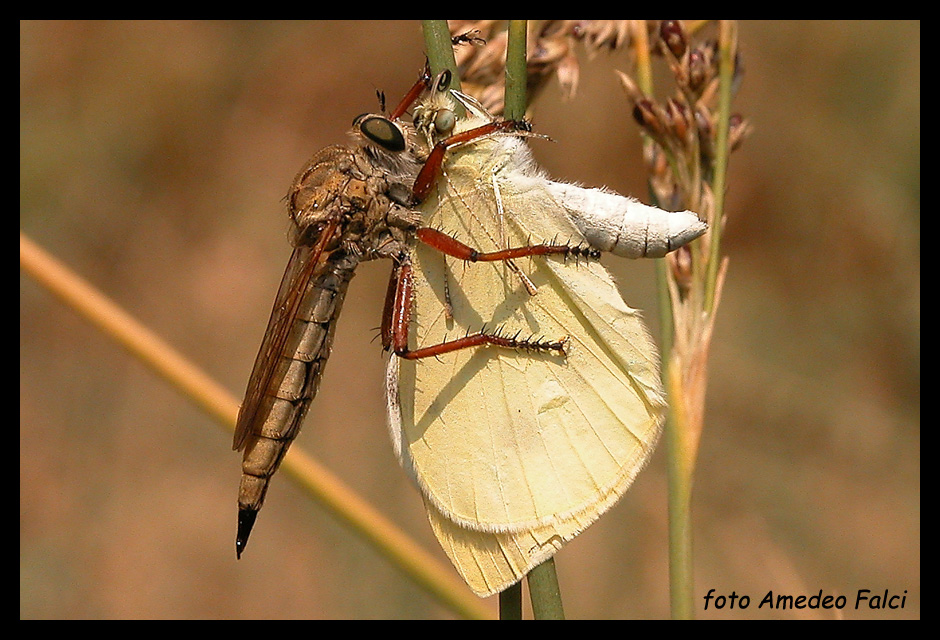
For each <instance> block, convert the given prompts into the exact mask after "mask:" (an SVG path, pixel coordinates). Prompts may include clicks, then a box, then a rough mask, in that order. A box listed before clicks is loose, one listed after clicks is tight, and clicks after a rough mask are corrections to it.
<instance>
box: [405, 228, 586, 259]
mask: <svg viewBox="0 0 940 640" xmlns="http://www.w3.org/2000/svg"><path fill="white" fill-rule="evenodd" d="M417 236H418V240H420V241H421V242H423V243H424V244H426V245H428V246H429V247H433V248H434V249H437V250H438V251H440V252H441V253H444V254H446V255H449V256H452V257H454V258H459V259H460V260H466V261H468V262H505V261H506V260H512V259H513V258H525V257H528V256H549V255H561V256H573V257H586V258H594V259H597V258H599V257H600V251H598V250H597V249H593V248H591V247H585V246H581V245H570V244H553V243H543V244H531V245H526V246H523V247H511V248H509V249H501V250H499V251H477V250H476V249H474V248H473V247H470V246H468V245H466V244H464V243H462V242H461V241H460V240H457V239H456V238H453V237H451V236H449V235H447V234H446V233H444V232H442V231H438V230H437V229H432V228H430V227H422V228H420V229H418V231H417Z"/></svg>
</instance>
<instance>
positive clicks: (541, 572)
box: [503, 20, 565, 620]
mask: <svg viewBox="0 0 940 640" xmlns="http://www.w3.org/2000/svg"><path fill="white" fill-rule="evenodd" d="M526 31H527V21H526V20H510V21H509V39H508V42H507V44H506V95H505V98H504V104H505V105H506V106H505V107H504V108H503V116H504V117H505V118H506V119H507V120H521V119H522V118H524V117H525V112H526V105H527V97H528V96H527V95H526V90H527V88H528V87H527V83H528V72H527V69H526ZM527 580H528V584H529V597H530V598H531V599H532V612H533V615H534V616H535V619H536V620H563V619H564V617H565V613H564V610H563V607H562V602H561V589H560V588H559V586H558V575H557V573H556V572H555V559H554V558H549V559H548V560H546V561H545V562H543V563H542V564H540V565H539V566H537V567H535V568H534V569H532V571H530V572H529V576H528V578H527Z"/></svg>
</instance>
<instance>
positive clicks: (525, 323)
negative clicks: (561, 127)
mask: <svg viewBox="0 0 940 640" xmlns="http://www.w3.org/2000/svg"><path fill="white" fill-rule="evenodd" d="M507 141H511V142H513V143H518V144H523V143H522V142H521V141H518V140H515V139H508V138H502V139H495V140H494V139H488V140H482V141H478V142H475V143H473V144H472V145H467V146H466V147H464V148H462V149H460V150H457V151H455V152H452V153H451V155H450V156H449V157H448V161H447V163H446V175H447V179H446V181H441V182H440V183H439V186H438V190H437V193H436V194H435V195H433V196H432V197H431V199H430V200H429V201H428V202H426V203H425V204H424V206H423V207H422V209H423V210H424V211H425V212H426V213H427V216H428V218H427V224H428V225H429V226H432V227H437V228H440V229H442V230H444V231H446V232H447V233H450V234H452V235H454V236H455V237H456V238H458V239H460V240H461V241H463V242H465V243H467V244H469V245H471V246H473V247H475V248H478V249H480V250H482V251H492V250H495V249H498V248H503V247H506V246H520V245H526V244H530V243H534V242H543V241H546V240H551V239H553V238H555V239H557V240H558V241H560V242H566V241H570V242H572V243H575V244H577V243H578V242H579V241H580V238H581V236H580V234H579V232H578V231H577V229H576V228H575V227H574V226H573V225H572V224H571V223H570V221H569V220H568V219H567V217H566V216H565V214H564V211H563V210H562V209H561V207H560V206H559V205H558V203H557V202H555V201H553V200H552V198H551V196H550V195H549V194H548V192H547V191H546V190H545V189H544V188H542V187H541V186H540V185H541V184H542V183H540V179H539V178H534V177H531V176H528V177H527V176H523V175H522V174H521V173H519V172H518V171H517V170H516V169H515V168H513V166H512V165H511V164H509V165H507V164H505V160H506V156H505V153H504V152H502V151H501V149H502V148H503V146H502V145H505V144H506V143H507ZM497 194H498V195H497ZM498 203H501V204H502V207H503V212H502V214H501V213H500V211H499V209H498ZM412 259H413V261H414V265H415V274H416V281H415V305H416V315H415V320H414V322H413V323H412V336H413V338H412V344H411V345H410V346H411V348H416V347H419V346H427V345H431V344H437V343H439V342H443V341H445V340H448V339H454V338H457V337H460V336H462V335H464V334H466V333H468V332H470V333H472V332H476V331H479V330H480V329H481V328H482V327H483V325H486V327H487V329H488V330H493V329H497V328H498V329H500V331H501V332H503V333H504V334H507V335H512V334H516V333H517V332H519V337H520V338H529V337H531V336H535V337H543V338H544V339H547V340H559V339H561V338H563V337H567V338H568V345H567V349H566V351H567V353H566V355H565V356H561V355H555V354H551V353H527V352H520V351H508V350H505V349H499V348H494V347H486V348H476V349H465V350H462V351H457V352H453V353H449V354H445V355H442V356H440V357H439V358H427V359H423V360H419V361H405V360H402V361H400V362H397V359H394V358H393V360H396V362H392V363H390V379H391V377H394V375H395V373H397V375H398V379H397V384H398V408H397V409H396V410H397V411H399V412H400V413H399V415H398V416H392V417H391V420H390V422H391V423H392V429H393V432H394V431H395V424H394V423H395V421H396V418H397V419H398V420H399V422H400V430H401V433H400V434H399V435H398V436H397V437H398V438H400V442H398V443H397V444H396V446H397V447H398V448H399V453H400V456H401V459H402V462H403V465H404V466H405V468H406V469H408V470H409V471H411V472H412V473H413V475H414V477H415V479H416V480H417V482H418V484H419V486H420V487H421V489H422V492H423V493H424V496H425V500H426V501H427V502H428V503H429V517H430V520H431V524H432V527H433V529H434V531H435V534H436V535H437V537H438V539H439V540H440V541H441V544H442V546H443V547H444V549H445V551H446V552H447V554H448V556H449V557H450V558H451V560H453V561H454V564H455V566H456V567H457V569H458V571H460V573H461V574H462V575H463V576H464V578H465V579H466V580H467V582H468V583H469V584H470V585H471V587H472V588H474V590H475V591H477V592H478V593H493V592H495V591H498V590H500V589H502V588H505V586H508V585H509V584H511V583H512V582H515V581H517V580H518V579H519V578H520V577H521V576H522V575H524V574H525V572H526V571H528V570H529V569H531V568H532V566H534V565H535V564H538V563H539V562H541V561H543V560H544V559H546V558H547V557H549V556H551V555H552V554H553V553H554V552H555V551H556V550H557V549H558V548H560V546H561V545H562V544H563V543H564V542H565V541H567V540H569V539H571V538H572V537H574V536H575V535H576V534H577V533H579V532H580V531H581V530H583V529H584V528H585V527H586V526H588V525H589V524H590V523H591V522H593V521H594V520H595V519H596V518H597V517H598V516H599V515H600V514H601V513H603V512H604V511H605V510H607V509H608V508H609V507H610V506H611V505H612V504H613V503H614V502H615V501H616V500H617V499H618V498H619V497H620V495H622V493H623V492H624V491H625V490H626V489H627V487H629V485H630V484H631V482H632V481H633V478H634V477H635V476H636V474H637V473H638V471H639V470H640V469H641V468H642V466H643V464H644V463H645V461H646V460H647V458H648V456H649V454H650V453H651V452H652V450H653V447H654V446H655V444H656V440H657V438H658V434H659V430H660V425H661V422H662V416H663V411H664V406H665V402H664V398H663V394H662V390H661V387H660V382H659V374H658V367H657V356H656V350H655V347H654V345H653V343H652V341H651V339H650V337H649V335H648V333H647V330H646V328H645V326H644V324H643V322H642V321H641V319H640V317H639V314H638V312H637V311H635V310H633V309H631V308H629V307H628V306H627V305H626V304H625V303H624V302H623V300H622V298H621V296H620V293H619V290H618V288H617V286H616V284H615V283H614V281H613V279H612V278H611V276H610V274H609V273H608V272H607V271H606V269H604V267H603V266H602V265H600V264H598V263H596V262H588V261H584V260H581V261H579V262H578V263H575V262H574V261H573V260H569V261H568V262H567V263H566V262H565V261H564V260H562V259H561V258H557V257H548V258H523V259H519V260H516V264H517V265H518V267H519V268H520V269H521V271H522V272H524V273H525V275H526V276H527V277H528V278H529V279H530V280H531V282H532V284H534V285H535V287H536V288H537V294H536V295H534V296H532V295H530V294H529V293H528V292H527V291H526V289H525V287H523V285H522V280H521V278H520V276H519V275H517V274H516V273H514V272H513V271H511V269H510V267H509V265H507V264H505V263H501V262H498V263H476V264H464V263H462V262H461V261H459V260H454V259H452V258H445V257H444V256H442V255H441V254H440V253H439V252H437V251H436V250H434V249H431V248H429V247H426V246H423V245H421V244H420V243H419V245H418V246H417V248H416V249H415V251H414V253H413V256H412ZM448 300H449V301H450V303H451V304H452V307H453V319H452V320H451V319H449V318H448V316H447V314H446V312H445V309H446V304H445V303H446V302H447V301H448ZM396 370H397V371H396ZM390 386H393V383H390ZM393 435H394V434H393Z"/></svg>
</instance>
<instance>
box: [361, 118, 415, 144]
mask: <svg viewBox="0 0 940 640" xmlns="http://www.w3.org/2000/svg"><path fill="white" fill-rule="evenodd" d="M353 126H354V127H359V131H360V132H362V135H364V136H365V137H366V138H368V139H369V140H371V141H372V142H374V143H375V144H377V145H379V146H380V147H382V148H383V149H386V150H387V151H404V150H405V136H404V134H403V133H402V132H401V129H400V128H399V127H398V125H396V124H395V123H394V122H392V121H391V120H389V119H388V118H386V117H384V116H376V115H371V114H363V115H361V116H357V117H356V119H355V120H353Z"/></svg>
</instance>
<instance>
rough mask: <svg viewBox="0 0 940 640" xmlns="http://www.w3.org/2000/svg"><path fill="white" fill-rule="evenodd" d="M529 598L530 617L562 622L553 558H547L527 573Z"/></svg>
mask: <svg viewBox="0 0 940 640" xmlns="http://www.w3.org/2000/svg"><path fill="white" fill-rule="evenodd" d="M527 580H528V583H529V597H530V598H531V599H532V615H533V617H534V618H535V619H536V620H564V619H565V610H564V607H563V606H562V603H561V590H560V589H559V588H558V574H557V573H556V572H555V558H549V559H548V560H546V561H545V562H543V563H542V564H540V565H539V566H537V567H535V568H534V569H532V571H530V572H529V577H528V578H527Z"/></svg>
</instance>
